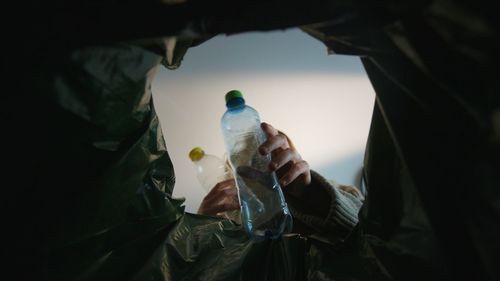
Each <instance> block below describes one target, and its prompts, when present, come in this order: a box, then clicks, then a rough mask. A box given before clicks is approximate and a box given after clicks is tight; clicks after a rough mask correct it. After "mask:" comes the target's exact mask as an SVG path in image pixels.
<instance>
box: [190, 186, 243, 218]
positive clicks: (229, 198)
mask: <svg viewBox="0 0 500 281" xmlns="http://www.w3.org/2000/svg"><path fill="white" fill-rule="evenodd" d="M238 208H239V203H238V190H237V189H236V182H235V180H234V179H230V180H225V181H222V182H219V183H217V184H216V185H215V186H214V187H213V188H212V189H211V190H210V192H209V193H208V194H207V195H206V196H205V198H203V201H202V202H201V204H200V208H199V209H198V214H203V215H211V216H215V215H217V213H220V212H225V211H231V210H235V209H238Z"/></svg>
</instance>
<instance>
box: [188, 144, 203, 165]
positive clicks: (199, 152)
mask: <svg viewBox="0 0 500 281" xmlns="http://www.w3.org/2000/svg"><path fill="white" fill-rule="evenodd" d="M204 155H205V151H203V148H201V147H199V146H197V147H195V148H193V149H191V151H190V152H189V159H191V161H193V162H194V161H198V160H200V159H201V158H203V156H204Z"/></svg>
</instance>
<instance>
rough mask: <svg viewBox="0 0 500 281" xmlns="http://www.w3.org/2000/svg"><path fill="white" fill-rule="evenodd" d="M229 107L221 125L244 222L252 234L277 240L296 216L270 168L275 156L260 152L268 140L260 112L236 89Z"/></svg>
mask: <svg viewBox="0 0 500 281" xmlns="http://www.w3.org/2000/svg"><path fill="white" fill-rule="evenodd" d="M226 107H227V111H226V112H225V113H224V115H223V116H222V119H221V127H222V132H223V135H224V141H225V144H226V151H227V154H228V155H229V160H230V162H231V166H232V169H233V173H234V175H236V186H237V187H238V194H239V199H240V204H241V220H242V224H243V225H244V227H245V229H246V231H247V232H248V233H249V234H250V236H251V237H254V238H257V239H259V238H271V239H276V238H278V237H280V236H281V234H283V233H286V232H289V231H291V228H292V216H291V214H290V211H289V210H288V206H287V204H286V202H285V198H284V196H283V192H282V190H281V187H280V185H279V183H278V179H277V177H276V173H274V172H271V171H270V170H269V168H268V165H269V162H270V161H271V156H270V155H260V153H259V152H258V148H259V146H260V145H261V144H262V143H263V142H264V141H266V136H265V134H264V132H263V131H262V129H261V128H260V123H261V122H260V117H259V114H258V113H257V111H256V110H255V109H253V108H252V107H250V106H247V105H245V100H244V99H243V95H242V94H241V92H239V91H236V90H233V91H230V92H228V93H227V94H226Z"/></svg>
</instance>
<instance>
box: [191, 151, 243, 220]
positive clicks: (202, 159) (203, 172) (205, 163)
mask: <svg viewBox="0 0 500 281" xmlns="http://www.w3.org/2000/svg"><path fill="white" fill-rule="evenodd" d="M189 159H191V161H193V163H194V165H195V167H196V177H197V178H198V182H199V183H200V184H201V186H202V187H203V188H204V189H205V191H206V192H207V193H208V192H209V191H210V190H211V189H212V188H213V187H214V186H215V185H216V184H217V183H219V182H221V181H224V180H228V179H232V178H234V177H233V174H232V171H231V167H229V165H227V164H226V162H225V161H224V160H222V159H220V158H219V157H217V156H215V155H211V154H206V153H205V151H204V150H203V149H202V148H201V147H195V148H193V149H192V150H191V151H190V152H189ZM219 215H222V216H223V217H225V218H228V219H231V220H233V221H235V222H237V223H241V218H240V212H239V210H236V211H229V212H224V213H221V214H219Z"/></svg>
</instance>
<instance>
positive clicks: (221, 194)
mask: <svg viewBox="0 0 500 281" xmlns="http://www.w3.org/2000/svg"><path fill="white" fill-rule="evenodd" d="M233 183H234V180H233ZM237 196H238V190H237V189H236V186H235V185H234V184H231V183H230V184H229V185H219V184H217V185H216V186H215V187H214V188H212V190H211V191H210V193H209V194H207V196H205V198H203V202H202V204H204V205H207V206H208V205H213V204H217V203H219V202H220V201H222V200H224V199H225V198H234V197H237ZM236 201H237V200H236Z"/></svg>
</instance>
